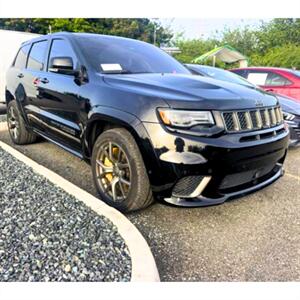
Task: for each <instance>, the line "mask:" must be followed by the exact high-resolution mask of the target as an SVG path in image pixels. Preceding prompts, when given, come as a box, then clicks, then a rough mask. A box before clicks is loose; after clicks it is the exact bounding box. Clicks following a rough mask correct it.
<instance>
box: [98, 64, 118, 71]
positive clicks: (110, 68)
mask: <svg viewBox="0 0 300 300" xmlns="http://www.w3.org/2000/svg"><path fill="white" fill-rule="evenodd" d="M101 68H102V70H103V71H122V67H121V65H120V64H101Z"/></svg>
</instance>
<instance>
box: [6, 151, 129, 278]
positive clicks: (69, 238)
mask: <svg viewBox="0 0 300 300" xmlns="http://www.w3.org/2000/svg"><path fill="white" fill-rule="evenodd" d="M130 278H131V259H130V255H129V251H128V248H127V246H126V245H125V243H124V240H123V239H122V237H121V236H120V235H119V234H118V231H117V228H116V227H115V226H114V225H113V224H112V223H111V222H110V221H109V220H108V219H106V218H105V217H103V216H99V215H97V214H96V213H94V212H93V211H92V210H91V209H89V208H88V207H86V206H85V205H84V204H83V203H81V202H80V201H79V200H77V199H75V198H74V197H72V196H70V195H69V194H67V193H66V192H65V191H63V190H62V189H60V188H58V187H57V186H55V185H53V184H52V183H51V182H49V181H48V180H47V179H46V178H44V177H43V176H40V175H38V174H36V173H35V172H34V171H33V170H32V169H31V168H29V167H28V166H26V165H25V164H23V163H22V162H20V161H18V160H17V159H15V158H14V157H13V156H11V155H10V154H8V153H7V152H5V151H4V150H3V149H1V148H0V281H130Z"/></svg>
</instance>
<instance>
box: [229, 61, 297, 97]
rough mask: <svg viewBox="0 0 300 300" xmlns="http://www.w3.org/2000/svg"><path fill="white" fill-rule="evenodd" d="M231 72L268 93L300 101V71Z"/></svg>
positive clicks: (278, 69) (247, 69)
mask: <svg viewBox="0 0 300 300" xmlns="http://www.w3.org/2000/svg"><path fill="white" fill-rule="evenodd" d="M230 71H231V72H234V73H236V74H238V75H240V76H242V77H244V78H246V79H247V80H249V81H250V82H252V83H253V84H255V85H258V86H260V87H261V88H263V89H264V90H266V91H268V92H274V93H276V94H281V95H285V96H288V97H291V98H294V99H296V100H298V101H300V71H295V70H291V69H283V68H270V67H251V68H240V69H232V70H230Z"/></svg>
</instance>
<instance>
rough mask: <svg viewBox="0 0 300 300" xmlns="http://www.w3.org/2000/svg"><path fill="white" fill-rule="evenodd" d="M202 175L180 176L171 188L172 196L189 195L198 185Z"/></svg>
mask: <svg viewBox="0 0 300 300" xmlns="http://www.w3.org/2000/svg"><path fill="white" fill-rule="evenodd" d="M202 179H203V176H186V177H183V178H181V179H180V180H179V181H178V182H177V183H176V185H175V186H174V188H173V191H172V196H173V197H182V198H184V197H189V196H190V195H191V194H192V193H193V192H194V191H195V190H196V188H197V187H198V186H199V184H200V182H201V180H202Z"/></svg>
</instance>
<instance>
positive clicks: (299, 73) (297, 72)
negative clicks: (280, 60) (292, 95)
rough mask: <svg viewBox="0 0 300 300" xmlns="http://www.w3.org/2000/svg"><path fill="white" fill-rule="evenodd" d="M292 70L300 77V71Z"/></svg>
mask: <svg viewBox="0 0 300 300" xmlns="http://www.w3.org/2000/svg"><path fill="white" fill-rule="evenodd" d="M291 72H292V73H293V74H294V75H296V76H297V77H299V78H300V71H297V70H292V71H291Z"/></svg>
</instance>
